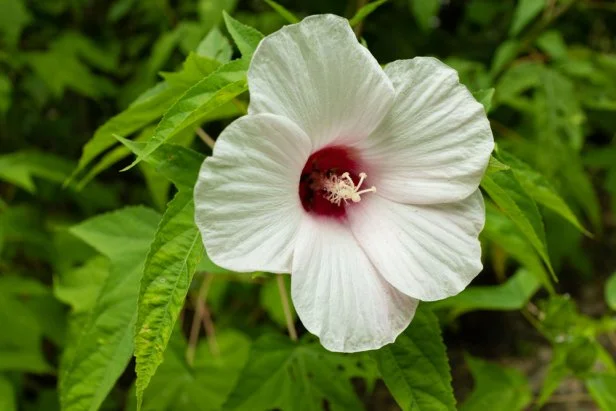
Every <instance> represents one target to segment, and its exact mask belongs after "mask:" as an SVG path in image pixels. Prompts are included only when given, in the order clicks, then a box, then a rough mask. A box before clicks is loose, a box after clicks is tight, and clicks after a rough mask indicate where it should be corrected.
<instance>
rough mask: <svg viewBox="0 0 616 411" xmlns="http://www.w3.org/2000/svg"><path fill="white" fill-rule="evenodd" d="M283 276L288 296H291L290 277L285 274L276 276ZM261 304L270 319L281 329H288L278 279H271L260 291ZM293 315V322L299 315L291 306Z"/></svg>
mask: <svg viewBox="0 0 616 411" xmlns="http://www.w3.org/2000/svg"><path fill="white" fill-rule="evenodd" d="M275 275H282V278H283V279H284V283H285V287H286V288H287V295H291V294H290V292H291V281H290V278H289V276H288V275H283V274H275ZM259 302H260V304H261V307H263V308H264V309H265V311H267V314H268V315H269V316H270V318H271V319H272V320H273V321H274V322H276V323H277V324H278V325H280V326H281V327H286V325H287V320H286V317H285V315H284V310H283V307H282V302H281V300H280V290H279V288H278V281H277V278H270V279H269V281H267V282H266V283H265V284H264V285H263V286H262V287H261V290H260V293H259ZM290 309H291V315H292V316H293V320H294V321H295V320H296V319H297V313H296V312H295V310H294V309H293V306H292V305H291V306H290Z"/></svg>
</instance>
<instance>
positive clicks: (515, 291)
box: [430, 269, 539, 319]
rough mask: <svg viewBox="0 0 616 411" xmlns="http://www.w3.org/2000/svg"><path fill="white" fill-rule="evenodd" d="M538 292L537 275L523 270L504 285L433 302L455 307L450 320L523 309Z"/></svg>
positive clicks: (469, 290) (470, 290)
mask: <svg viewBox="0 0 616 411" xmlns="http://www.w3.org/2000/svg"><path fill="white" fill-rule="evenodd" d="M538 289H539V281H538V280H537V278H536V276H535V275H533V274H532V273H531V272H529V271H527V270H524V269H520V270H518V271H517V272H516V273H515V274H514V275H513V276H512V277H511V278H509V279H508V280H507V282H505V283H504V284H500V285H493V286H473V287H468V288H467V289H465V290H464V291H462V292H461V293H460V294H458V295H455V296H453V297H449V298H447V299H445V300H441V301H437V302H434V303H430V307H431V308H432V309H433V310H436V309H443V308H451V313H450V315H449V318H450V319H453V318H455V317H457V316H460V315H462V314H464V313H466V312H469V311H475V310H492V311H515V310H520V309H522V308H523V307H524V306H525V305H526V303H527V302H528V300H529V299H530V298H531V297H532V296H533V294H535V293H536V292H537V290H538Z"/></svg>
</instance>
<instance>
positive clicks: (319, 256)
mask: <svg viewBox="0 0 616 411" xmlns="http://www.w3.org/2000/svg"><path fill="white" fill-rule="evenodd" d="M248 85H249V90H250V97H251V101H250V108H249V114H248V115H247V116H245V117H242V118H240V119H238V120H236V121H235V122H234V123H232V124H231V125H230V126H229V127H228V128H227V129H226V130H224V131H223V133H222V134H221V135H220V137H219V138H218V141H217V143H216V147H215V149H214V154H213V156H212V157H210V158H208V159H207V160H205V162H204V163H203V167H202V168H201V172H200V175H199V180H198V183H197V186H196V188H195V204H196V221H197V224H198V226H199V229H200V230H201V234H202V236H203V242H204V244H205V247H206V249H207V251H208V254H209V256H210V257H211V259H212V260H213V261H214V262H215V263H216V264H218V265H220V266H222V267H225V268H228V269H231V270H234V271H246V272H249V271H269V272H273V273H291V289H292V298H293V303H294V305H295V308H296V310H297V313H298V315H299V317H300V319H301V321H302V323H303V324H304V326H305V327H306V328H307V329H308V330H309V331H310V332H312V333H313V334H316V335H317V336H319V337H320V339H321V343H322V344H323V345H324V346H325V347H326V348H328V349H329V350H332V351H345V352H354V351H362V350H369V349H376V348H379V347H381V346H383V345H385V344H388V343H390V342H392V341H394V340H395V339H396V337H397V336H398V335H399V334H400V333H401V332H402V331H403V330H404V329H405V328H406V327H407V326H408V324H409V323H410V321H411V319H412V317H413V315H414V312H415V309H416V307H417V303H418V300H427V301H432V300H438V299H442V298H446V297H448V296H451V295H454V294H457V293H459V292H460V291H461V290H463V289H464V288H465V287H466V286H467V285H468V283H469V282H470V281H471V280H472V279H473V278H474V277H475V276H476V275H477V274H478V273H479V271H481V269H482V265H481V248H480V244H479V241H478V238H477V237H478V234H479V232H480V231H481V229H482V228H483V224H484V220H485V212H484V205H483V198H482V196H481V193H480V192H479V190H478V186H479V182H480V180H481V177H482V175H483V173H484V171H485V168H486V166H487V163H488V159H489V156H490V153H491V152H492V149H493V145H494V142H493V137H492V133H491V131H490V126H489V123H488V120H487V118H486V115H485V112H484V110H483V107H482V106H481V105H480V104H479V103H478V102H477V101H475V99H474V98H473V97H472V95H471V94H470V93H469V91H468V90H467V89H466V88H465V87H464V86H462V85H461V84H460V83H459V81H458V76H457V73H456V72H455V71H454V70H453V69H451V68H449V67H447V66H446V65H444V64H443V63H441V62H439V61H438V60H436V59H433V58H425V57H417V58H414V59H412V60H400V61H396V62H393V63H391V64H389V65H387V66H386V67H385V69H384V70H383V69H381V67H380V66H379V64H378V63H377V61H376V60H375V59H374V57H373V56H372V55H371V54H370V52H369V51H368V50H367V49H366V48H364V47H362V46H361V45H360V44H359V43H358V42H357V40H356V38H355V36H354V34H353V32H352V30H351V28H350V27H349V24H348V22H347V20H345V19H343V18H340V17H337V16H333V15H320V16H312V17H308V18H306V19H305V20H303V21H302V22H301V23H299V24H294V25H290V26H286V27H284V28H283V29H281V30H280V31H278V32H276V33H274V34H272V35H270V36H267V37H266V38H265V39H264V40H263V41H262V42H261V44H260V45H259V47H258V48H257V50H256V51H255V53H254V56H253V59H252V63H251V65H250V69H249V71H248Z"/></svg>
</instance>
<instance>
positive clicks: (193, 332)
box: [186, 274, 220, 365]
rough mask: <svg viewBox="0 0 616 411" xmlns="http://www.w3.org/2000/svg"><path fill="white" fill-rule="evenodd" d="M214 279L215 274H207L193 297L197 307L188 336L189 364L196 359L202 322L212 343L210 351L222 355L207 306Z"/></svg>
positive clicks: (187, 358) (209, 341)
mask: <svg viewBox="0 0 616 411" xmlns="http://www.w3.org/2000/svg"><path fill="white" fill-rule="evenodd" d="M213 280H214V276H213V275H211V274H205V275H204V276H203V281H202V282H201V287H200V288H199V292H198V293H197V297H196V298H193V305H194V307H195V315H194V316H193V320H192V324H191V326H190V334H189V337H188V348H187V350H186V361H187V362H188V364H189V365H193V363H194V361H195V352H196V350H197V342H198V341H199V331H200V326H201V323H203V328H204V329H205V332H206V335H207V340H208V343H209V345H210V351H211V352H212V354H213V355H216V356H217V355H220V350H219V349H218V343H217V342H216V333H215V330H214V323H213V322H212V317H211V315H210V312H209V310H208V309H207V306H206V305H205V299H206V298H207V294H208V291H209V289H210V285H211V284H212V281H213Z"/></svg>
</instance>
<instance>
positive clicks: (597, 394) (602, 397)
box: [585, 374, 616, 411]
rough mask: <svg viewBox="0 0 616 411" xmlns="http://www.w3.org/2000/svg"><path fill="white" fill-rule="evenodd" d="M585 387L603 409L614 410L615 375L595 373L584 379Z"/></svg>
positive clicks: (615, 408)
mask: <svg viewBox="0 0 616 411" xmlns="http://www.w3.org/2000/svg"><path fill="white" fill-rule="evenodd" d="M585 383H586V388H588V391H589V392H590V395H592V397H593V399H594V400H595V401H596V402H597V404H598V405H599V407H601V409H602V410H603V411H613V410H616V375H609V374H595V375H593V376H591V377H589V378H587V379H586V381H585Z"/></svg>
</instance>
